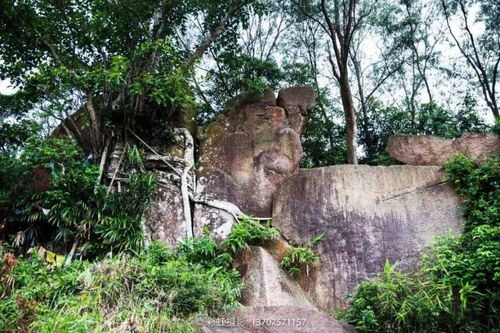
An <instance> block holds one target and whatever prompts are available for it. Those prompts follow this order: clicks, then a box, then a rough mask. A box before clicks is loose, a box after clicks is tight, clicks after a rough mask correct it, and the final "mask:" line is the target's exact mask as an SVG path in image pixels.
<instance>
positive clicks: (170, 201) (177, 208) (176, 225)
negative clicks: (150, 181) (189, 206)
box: [144, 171, 186, 248]
mask: <svg viewBox="0 0 500 333" xmlns="http://www.w3.org/2000/svg"><path fill="white" fill-rule="evenodd" d="M155 174H156V177H157V179H158V180H159V183H158V187H157V189H156V193H155V199H154V201H153V202H152V203H151V204H150V206H149V209H148V210H147V213H146V216H145V218H144V221H145V229H146V230H145V234H146V238H147V239H148V240H150V241H159V242H163V243H165V244H167V245H169V246H170V247H172V248H173V247H175V246H176V245H177V244H178V242H179V241H180V240H181V239H184V238H186V228H185V226H184V223H183V221H184V210H183V206H182V195H181V191H180V189H179V185H178V184H176V182H175V181H173V180H172V178H171V176H172V175H169V174H168V173H166V172H162V171H156V172H155ZM169 176H170V177H169Z"/></svg>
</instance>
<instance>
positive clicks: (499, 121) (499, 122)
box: [492, 117, 500, 136]
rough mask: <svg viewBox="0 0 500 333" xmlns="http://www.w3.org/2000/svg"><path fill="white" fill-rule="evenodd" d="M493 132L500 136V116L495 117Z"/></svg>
mask: <svg viewBox="0 0 500 333" xmlns="http://www.w3.org/2000/svg"><path fill="white" fill-rule="evenodd" d="M492 132H493V133H495V134H496V135H498V136H500V117H496V118H495V124H494V125H493V128H492Z"/></svg>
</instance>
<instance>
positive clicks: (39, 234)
mask: <svg viewBox="0 0 500 333" xmlns="http://www.w3.org/2000/svg"><path fill="white" fill-rule="evenodd" d="M19 161H20V163H21V166H22V168H21V170H24V174H23V175H22V177H24V178H27V179H30V178H34V172H33V171H34V170H42V171H43V172H44V173H49V174H50V176H49V179H44V180H43V182H47V183H48V184H44V186H43V189H42V190H40V189H39V190H36V191H35V189H34V188H32V186H31V185H30V182H26V181H25V182H24V183H21V182H20V186H19V189H17V190H16V191H15V192H13V191H10V192H9V193H8V194H7V195H6V196H7V198H6V199H5V200H6V201H8V202H9V203H10V205H11V206H13V207H12V209H11V211H13V210H15V211H17V212H18V213H16V214H11V216H10V217H9V219H10V220H11V221H13V222H14V223H12V224H13V225H15V226H16V228H17V229H18V230H19V231H20V233H18V237H17V238H16V239H15V243H16V244H17V245H22V244H27V243H36V242H45V243H50V242H55V243H58V244H60V245H66V246H67V245H69V244H71V243H72V242H79V243H80V244H82V243H85V242H87V244H88V245H87V250H89V251H90V252H89V254H93V255H98V254H104V253H107V252H109V251H114V252H115V253H116V252H117V251H118V252H121V251H138V250H139V249H140V248H141V247H142V245H143V227H142V224H141V220H142V215H143V213H144V211H145V210H146V209H147V207H148V206H149V203H150V202H151V200H152V199H153V193H154V188H155V186H156V178H155V177H154V175H152V174H149V173H138V172H137V171H138V170H135V171H134V172H131V176H130V177H129V182H128V186H127V187H126V190H125V191H122V192H115V193H110V194H107V188H106V186H104V185H101V184H96V180H97V178H98V175H99V167H98V166H97V165H96V164H92V163H91V160H90V158H89V157H87V158H86V157H85V156H84V154H83V152H82V151H81V149H80V148H78V146H77V145H76V143H75V142H73V141H72V140H69V139H56V138H48V139H39V138H31V139H30V140H29V141H28V143H27V144H26V147H25V149H24V151H23V153H22V155H21V157H20V159H19ZM127 161H128V162H127V163H126V167H127V168H129V169H143V168H142V157H141V155H140V152H139V151H138V150H137V148H136V147H135V146H133V147H129V148H128V149H127ZM1 193H2V192H1V191H0V194H1Z"/></svg>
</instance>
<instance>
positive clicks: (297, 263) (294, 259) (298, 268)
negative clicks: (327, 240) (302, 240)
mask: <svg viewBox="0 0 500 333" xmlns="http://www.w3.org/2000/svg"><path fill="white" fill-rule="evenodd" d="M324 236H325V233H322V234H320V235H318V236H317V237H316V238H314V239H313V240H312V241H311V243H310V244H309V245H308V246H305V247H302V246H294V247H292V249H291V250H290V251H288V252H287V254H286V255H285V256H284V257H283V259H281V266H282V267H283V268H284V269H286V270H287V271H288V273H290V275H292V276H295V277H296V276H298V275H299V274H300V273H301V272H302V271H303V268H305V269H306V275H309V265H312V264H314V263H316V262H317V261H318V260H319V256H318V255H317V254H316V253H314V250H313V247H314V246H315V245H316V244H318V243H319V242H320V241H321V240H322V239H323V238H324Z"/></svg>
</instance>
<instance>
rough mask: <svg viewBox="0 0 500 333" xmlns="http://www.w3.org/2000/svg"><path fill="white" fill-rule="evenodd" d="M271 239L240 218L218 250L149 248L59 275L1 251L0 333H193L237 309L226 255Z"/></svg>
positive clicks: (197, 243)
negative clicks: (205, 320)
mask: <svg viewBox="0 0 500 333" xmlns="http://www.w3.org/2000/svg"><path fill="white" fill-rule="evenodd" d="M275 237H277V230H276V229H274V228H272V227H270V225H268V224H260V223H259V222H257V221H253V220H251V219H244V220H243V221H242V222H241V223H237V224H235V226H234V227H233V230H232V233H231V234H230V236H229V237H228V238H227V240H226V241H225V242H223V243H221V244H217V243H216V242H215V241H214V240H213V239H212V238H210V237H204V238H198V239H188V240H185V241H183V242H182V243H181V244H180V245H179V246H178V247H177V248H176V249H175V250H169V249H167V247H166V245H164V244H162V243H153V244H151V245H150V246H149V247H148V248H147V249H146V250H144V251H141V252H139V253H137V254H127V253H125V252H124V253H122V254H120V255H116V256H114V257H112V258H107V259H104V260H101V261H97V262H94V263H91V262H88V261H74V262H73V263H71V264H70V265H68V266H65V267H64V268H60V267H54V266H50V265H48V264H47V263H46V262H44V261H43V260H42V259H41V258H39V257H38V255H37V254H36V253H35V254H33V255H32V256H30V257H21V258H20V259H19V260H17V259H15V257H14V256H13V255H12V254H11V253H10V251H11V249H8V248H6V247H5V246H4V247H3V248H1V247H0V255H2V256H4V260H3V265H2V266H0V268H1V270H2V275H1V278H0V282H1V284H0V332H18V331H26V332H194V329H193V327H192V326H191V322H192V321H193V320H194V319H195V318H197V317H199V316H214V315H216V314H218V313H223V312H227V311H230V310H231V309H233V308H235V307H237V306H239V305H240V302H239V301H240V297H241V290H242V287H243V284H242V281H241V277H240V275H239V273H238V272H237V271H236V270H234V269H233V268H232V263H233V255H234V254H236V252H238V251H239V250H241V249H243V248H245V247H246V246H248V245H249V244H255V243H258V242H262V241H264V240H266V239H269V238H275ZM9 258H10V259H9Z"/></svg>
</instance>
